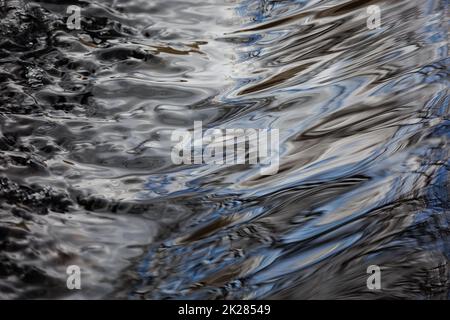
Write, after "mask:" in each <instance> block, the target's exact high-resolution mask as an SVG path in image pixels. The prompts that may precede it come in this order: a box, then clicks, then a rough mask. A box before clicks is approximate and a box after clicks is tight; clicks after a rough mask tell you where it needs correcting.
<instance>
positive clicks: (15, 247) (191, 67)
mask: <svg viewBox="0 0 450 320" xmlns="http://www.w3.org/2000/svg"><path fill="white" fill-rule="evenodd" d="M6 2H7V3H9V7H8V4H7V5H6V6H5V8H9V9H3V10H2V11H1V14H2V22H1V24H2V25H3V26H5V27H6V28H3V29H2V30H6V31H2V36H3V37H6V39H7V40H6V42H3V44H2V53H1V60H0V61H1V64H0V67H1V68H2V69H1V72H2V79H4V80H3V81H4V83H5V86H4V88H2V95H3V96H4V98H2V99H3V100H4V103H3V106H2V107H0V108H1V109H0V110H1V112H2V115H1V118H0V120H1V129H2V134H3V137H2V150H3V151H2V153H1V158H0V159H1V160H2V167H1V170H2V176H3V178H2V181H0V182H1V187H2V191H1V193H0V197H1V198H2V201H3V200H4V202H3V203H2V207H1V213H0V239H1V240H2V245H1V246H2V251H1V253H0V292H1V294H0V295H1V297H3V298H5V297H6V298H17V297H31V298H35V297H56V298H104V297H114V298H132V299H143V298H145V299H159V298H171V299H179V298H188V299H195V298H205V299H214V298H220V299H223V298H225V299H253V298H257V299H260V298H274V299H295V298H308V299H323V298H339V299H343V298H448V297H449V291H448V289H449V283H448V276H449V269H448V266H449V262H448V261H449V255H450V247H449V243H450V238H449V232H448V223H449V222H450V221H449V219H450V213H449V193H448V190H449V189H448V166H449V160H448V159H449V154H448V145H447V143H448V138H449V119H448V112H449V110H448V99H449V98H448V89H447V88H448V80H447V77H448V71H447V70H448V58H447V56H448V48H447V22H446V10H447V8H446V7H445V1H410V0H409V1H406V0H405V1H362V0H361V1H320V0H317V1H294V0H292V1H262V0H261V1H256V0H246V1H244V0H240V1H217V0H216V1H213V0H211V1H194V0H192V1H159V0H158V1H144V0H142V1H140V0H133V1H83V2H78V1H66V2H67V3H64V4H61V3H58V2H57V1H40V2H27V5H26V6H23V7H20V8H19V7H17V6H16V5H14V4H12V3H13V1H10V2H9V1H6ZM68 5H79V6H80V7H81V8H82V9H81V15H82V22H81V30H68V29H67V28H66V26H65V21H66V20H65V19H67V14H66V13H65V12H66V8H67V6H68ZM370 5H378V6H379V7H380V8H381V26H380V28H379V29H374V30H369V29H368V28H367V7H368V6H370ZM27 16H28V17H29V16H34V17H39V19H37V20H36V19H34V20H33V19H29V20H27V19H28V18H27ZM194 121H202V122H203V125H204V126H205V127H207V128H216V127H217V128H223V129H226V128H261V129H271V128H273V129H279V130H280V143H281V145H280V169H279V171H278V173H277V174H276V175H272V176H262V175H261V174H260V167H259V166H257V165H255V166H246V165H229V166H211V165H190V166H189V165H182V166H177V165H173V164H172V163H171V160H170V152H171V142H170V135H171V133H172V132H173V130H176V129H192V127H193V124H194ZM27 161H28V162H27ZM73 264H76V265H79V266H80V268H81V269H82V288H83V289H82V290H80V291H68V290H67V288H65V283H66V282H65V277H66V273H65V269H66V267H67V266H68V265H73ZM371 265H378V266H380V267H381V272H382V280H381V281H382V290H379V291H371V290H369V289H368V288H367V286H366V279H367V277H368V274H367V273H366V271H367V268H368V267H369V266H371Z"/></svg>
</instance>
